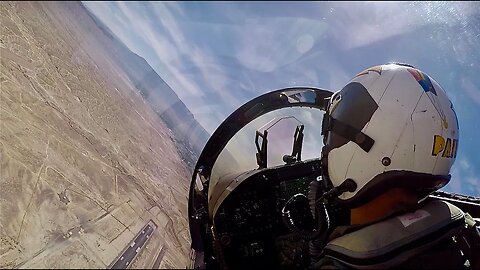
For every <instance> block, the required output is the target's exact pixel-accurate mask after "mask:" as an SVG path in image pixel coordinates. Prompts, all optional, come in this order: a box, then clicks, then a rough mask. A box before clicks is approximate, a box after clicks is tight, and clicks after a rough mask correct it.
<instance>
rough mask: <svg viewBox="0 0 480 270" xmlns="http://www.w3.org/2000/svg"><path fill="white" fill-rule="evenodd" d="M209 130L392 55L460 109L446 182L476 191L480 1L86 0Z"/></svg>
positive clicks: (479, 191) (339, 81)
mask: <svg viewBox="0 0 480 270" xmlns="http://www.w3.org/2000/svg"><path fill="white" fill-rule="evenodd" d="M84 5H85V6H86V7H87V8H89V10H91V11H92V12H93V13H94V14H95V15H96V16H97V17H99V18H100V19H101V20H102V21H103V22H104V23H105V24H106V25H107V26H108V27H110V29H111V30H112V31H113V32H114V33H115V34H116V35H117V36H118V37H119V38H120V39H121V40H122V41H123V42H124V43H125V44H126V45H127V46H128V47H129V48H130V49H131V50H132V51H134V52H135V53H137V54H138V55H140V56H142V57H143V58H145V59H146V60H147V61H148V63H149V64H150V65H151V66H152V67H153V68H154V69H155V70H156V71H157V73H158V74H159V75H160V76H161V77H162V78H163V79H164V80H165V81H166V82H167V83H168V84H169V85H170V86H171V87H172V89H173V90H174V91H176V93H177V95H178V96H179V97H180V98H181V99H182V100H183V102H184V103H185V104H186V105H187V107H188V108H189V109H190V110H191V111H192V113H193V114H194V115H195V117H196V119H197V120H198V121H199V122H200V123H201V124H202V125H203V126H204V127H205V129H206V130H207V131H208V132H210V133H211V132H213V131H214V130H215V129H216V127H218V125H219V124H220V123H221V122H222V121H223V119H225V118H226V117H227V116H228V115H229V114H230V113H232V112H233V111H234V110H235V109H236V108H237V107H239V106H240V105H242V104H243V103H245V102H247V101H248V100H250V99H252V98H254V97H256V96H258V95H259V94H262V93H265V92H268V91H271V90H275V89H278V88H284V87H289V86H315V87H320V88H327V89H331V90H338V89H340V88H341V87H342V86H343V85H345V84H346V83H347V82H348V80H350V79H351V78H352V77H353V76H354V75H355V74H357V73H358V72H359V71H361V70H363V69H365V68H367V67H370V66H374V65H377V64H383V63H386V62H390V61H398V62H406V63H409V64H412V65H414V66H416V67H418V68H419V69H421V70H423V71H424V72H425V73H427V74H429V75H430V76H432V77H433V78H435V79H436V81H438V82H439V83H440V84H441V85H442V87H443V88H444V89H445V90H446V91H447V93H448V95H449V97H450V98H451V100H452V102H453V103H454V106H455V108H456V112H457V115H458V118H459V125H460V146H459V151H458V155H457V160H456V162H455V164H454V167H453V168H452V178H453V179H452V181H451V183H450V184H449V185H448V186H447V187H446V188H445V189H446V190H447V191H453V192H458V193H464V194H469V195H477V196H478V195H480V176H479V173H480V155H479V154H478V151H479V150H480V142H479V138H480V136H479V135H480V131H479V130H480V120H479V117H480V76H479V74H480V53H478V52H479V50H480V2H84Z"/></svg>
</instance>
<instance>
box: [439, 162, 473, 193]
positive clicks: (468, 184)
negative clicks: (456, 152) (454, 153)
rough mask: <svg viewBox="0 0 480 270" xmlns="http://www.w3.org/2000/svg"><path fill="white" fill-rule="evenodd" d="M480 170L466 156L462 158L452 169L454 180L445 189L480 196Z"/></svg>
mask: <svg viewBox="0 0 480 270" xmlns="http://www.w3.org/2000/svg"><path fill="white" fill-rule="evenodd" d="M478 170H479V168H478V167H477V166H475V165H474V164H472V162H471V161H470V160H469V159H468V158H467V157H465V156H461V157H459V158H458V160H457V161H456V162H455V163H454V164H453V166H452V169H451V172H450V173H451V175H452V179H451V180H450V183H449V184H448V185H447V186H446V187H445V189H446V190H447V191H451V192H455V193H462V194H470V195H475V196H480V176H479V171H478Z"/></svg>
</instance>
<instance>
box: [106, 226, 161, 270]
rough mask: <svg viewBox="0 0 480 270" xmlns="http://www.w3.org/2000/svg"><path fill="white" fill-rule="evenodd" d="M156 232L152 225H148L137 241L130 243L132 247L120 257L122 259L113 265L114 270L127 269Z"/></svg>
mask: <svg viewBox="0 0 480 270" xmlns="http://www.w3.org/2000/svg"><path fill="white" fill-rule="evenodd" d="M154 230H155V227H154V226H153V225H152V224H151V223H149V224H147V226H145V227H144V228H143V230H142V231H141V232H140V233H139V234H138V235H137V237H136V238H135V240H133V241H132V242H131V243H130V246H129V247H128V248H127V249H126V250H125V251H124V252H123V254H122V255H120V258H118V260H117V261H116V262H115V263H114V264H113V266H112V269H126V268H127V266H128V265H129V264H131V263H132V261H133V259H134V258H135V256H137V254H138V253H139V252H140V250H141V249H142V248H143V246H144V244H145V242H147V240H148V239H149V238H150V236H151V235H152V233H153V231H154Z"/></svg>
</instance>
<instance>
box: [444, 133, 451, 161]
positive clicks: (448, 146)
mask: <svg viewBox="0 0 480 270" xmlns="http://www.w3.org/2000/svg"><path fill="white" fill-rule="evenodd" d="M442 157H447V158H449V157H452V140H451V139H450V138H447V142H446V143H445V150H444V151H443V154H442Z"/></svg>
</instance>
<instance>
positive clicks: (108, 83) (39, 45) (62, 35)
mask: <svg viewBox="0 0 480 270" xmlns="http://www.w3.org/2000/svg"><path fill="white" fill-rule="evenodd" d="M0 28H1V37H0V53H1V66H0V81H1V91H0V237H1V244H0V268H108V267H109V266H111V265H112V263H113V262H114V260H116V259H117V258H118V256H119V254H120V253H121V252H122V251H123V250H124V249H125V247H126V246H128V245H129V243H130V241H131V240H132V239H133V238H134V237H135V235H137V233H139V230H141V229H142V228H143V227H144V226H145V224H147V223H148V222H149V221H152V222H153V223H154V224H155V225H156V226H157V229H156V230H155V231H154V232H153V234H152V237H151V238H150V239H149V241H148V242H147V244H146V247H145V248H144V249H143V250H141V252H140V254H139V255H138V256H137V258H136V259H135V260H134V261H133V262H132V264H130V266H129V267H132V268H152V267H153V266H155V267H160V268H184V267H185V266H186V265H187V257H188V254H189V245H190V242H189V232H188V224H187V217H186V215H187V187H188V185H189V179H190V175H189V174H190V169H189V168H187V166H186V165H185V164H184V162H182V159H181V157H180V155H179V153H178V150H177V148H176V146H175V137H174V135H173V134H172V132H171V131H170V130H169V129H168V128H167V126H166V125H165V124H164V123H163V122H162V121H161V120H160V118H159V117H158V115H157V114H156V113H155V112H154V111H153V110H152V109H151V107H150V106H148V105H147V104H146V103H145V101H144V99H143V98H142V96H141V95H140V93H139V91H138V89H136V88H135V87H134V86H133V84H132V82H131V81H130V80H129V78H128V76H126V74H125V71H124V70H122V68H121V67H119V65H118V64H117V62H118V61H117V60H116V59H115V56H114V55H113V54H112V53H111V51H110V50H109V43H108V39H106V37H105V35H104V33H103V32H102V31H100V30H99V29H98V27H97V26H96V24H95V22H94V21H93V20H92V19H91V18H90V17H89V16H88V15H87V14H86V12H85V9H84V8H83V6H82V5H81V3H78V2H61V3H59V2H1V3H0Z"/></svg>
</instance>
